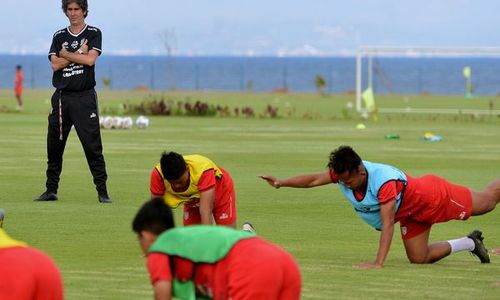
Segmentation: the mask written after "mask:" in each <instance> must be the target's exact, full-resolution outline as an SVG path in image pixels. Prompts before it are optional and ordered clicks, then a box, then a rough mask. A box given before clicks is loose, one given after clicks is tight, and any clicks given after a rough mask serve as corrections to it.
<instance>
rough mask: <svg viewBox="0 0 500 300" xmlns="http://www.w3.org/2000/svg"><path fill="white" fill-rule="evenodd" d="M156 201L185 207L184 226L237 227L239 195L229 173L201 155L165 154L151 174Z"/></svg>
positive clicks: (151, 184)
mask: <svg viewBox="0 0 500 300" xmlns="http://www.w3.org/2000/svg"><path fill="white" fill-rule="evenodd" d="M150 190H151V195H152V196H153V197H163V199H164V200H165V203H166V204H168V205H169V206H170V207H171V208H177V207H178V206H179V205H181V204H184V215H183V221H184V225H193V224H205V225H210V224H212V223H213V220H215V223H216V224H217V225H225V226H229V227H233V228H235V227H236V195H235V191H234V184H233V179H232V178H231V176H230V175H229V173H228V172H227V171H226V170H224V169H223V168H221V167H220V166H217V165H216V164H215V163H214V162H213V161H211V160H210V159H208V158H206V157H204V156H201V155H185V156H182V155H180V154H178V153H176V152H168V153H167V152H163V154H162V155H161V159H160V163H158V164H157V165H156V166H155V168H154V169H153V170H152V172H151V180H150Z"/></svg>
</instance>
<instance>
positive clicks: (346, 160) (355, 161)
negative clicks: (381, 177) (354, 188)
mask: <svg viewBox="0 0 500 300" xmlns="http://www.w3.org/2000/svg"><path fill="white" fill-rule="evenodd" d="M361 163H362V161H361V157H359V155H358V154H357V153H356V152H354V150H352V148H351V147H349V146H344V145H343V146H340V147H338V148H337V149H335V150H333V151H332V152H331V153H330V160H329V162H328V168H330V169H331V170H333V171H334V172H335V173H337V174H342V173H344V172H345V171H349V172H357V171H358V168H359V166H360V165H361Z"/></svg>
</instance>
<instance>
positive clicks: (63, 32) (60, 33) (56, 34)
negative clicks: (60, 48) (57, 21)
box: [53, 27, 68, 37]
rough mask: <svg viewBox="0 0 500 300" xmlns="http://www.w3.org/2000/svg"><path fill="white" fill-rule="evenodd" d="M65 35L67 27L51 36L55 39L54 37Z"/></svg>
mask: <svg viewBox="0 0 500 300" xmlns="http://www.w3.org/2000/svg"><path fill="white" fill-rule="evenodd" d="M66 33H68V28H67V27H66V28H63V29H59V30H58V31H56V32H55V33H54V36H53V37H56V36H59V35H64V34H66Z"/></svg>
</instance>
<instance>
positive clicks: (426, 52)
mask: <svg viewBox="0 0 500 300" xmlns="http://www.w3.org/2000/svg"><path fill="white" fill-rule="evenodd" d="M374 57H408V58H422V57H500V48H497V47H468V48H467V47H463V48H455V47H449V48H439V47H377V46H362V47H360V48H358V49H357V51H356V110H357V111H358V112H360V113H362V112H368V111H369V109H368V108H366V107H364V105H363V101H362V93H363V80H366V82H367V85H366V86H368V87H373V58H374ZM363 61H367V69H366V77H367V78H366V79H365V78H363ZM365 88H366V87H365ZM378 111H379V112H413V113H427V112H434V113H457V112H458V110H457V109H431V108H429V109H412V110H411V111H408V110H402V109H401V110H397V109H392V110H391V109H383V108H379V109H378ZM461 112H463V113H468V111H464V110H462V111H461ZM471 113H479V114H481V113H491V111H479V110H471ZM495 113H498V114H500V111H495Z"/></svg>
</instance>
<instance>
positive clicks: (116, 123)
mask: <svg viewBox="0 0 500 300" xmlns="http://www.w3.org/2000/svg"><path fill="white" fill-rule="evenodd" d="M121 127H122V118H121V117H112V118H111V128H113V129H120V128H121Z"/></svg>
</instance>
